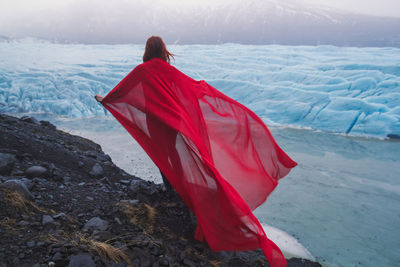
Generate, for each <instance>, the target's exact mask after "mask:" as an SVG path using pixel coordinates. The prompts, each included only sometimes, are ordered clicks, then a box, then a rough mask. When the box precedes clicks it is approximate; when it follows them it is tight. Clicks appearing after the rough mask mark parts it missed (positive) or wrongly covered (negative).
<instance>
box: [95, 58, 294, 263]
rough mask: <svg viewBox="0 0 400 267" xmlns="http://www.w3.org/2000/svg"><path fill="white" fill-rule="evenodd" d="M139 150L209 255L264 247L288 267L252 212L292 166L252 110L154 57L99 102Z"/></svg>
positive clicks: (271, 259)
mask: <svg viewBox="0 0 400 267" xmlns="http://www.w3.org/2000/svg"><path fill="white" fill-rule="evenodd" d="M101 103H102V104H103V105H104V107H105V108H106V109H107V110H109V111H110V112H111V113H112V114H113V115H114V116H115V118H116V119H117V120H118V121H119V122H120V123H121V124H122V125H123V126H124V127H125V128H126V130H127V131H128V132H129V133H130V134H131V135H132V136H133V137H134V138H135V139H136V141H137V142H138V143H139V144H140V145H141V146H142V147H143V149H144V150H145V151H146V152H147V154H148V155H149V156H150V158H151V159H152V160H153V161H154V163H155V164H156V165H157V166H158V168H160V170H161V171H162V172H163V173H164V174H165V176H166V177H167V178H168V180H169V181H170V183H171V185H172V186H173V187H174V188H175V190H176V191H177V193H178V194H179V195H180V196H181V198H182V199H183V201H184V202H185V204H186V205H187V206H188V207H189V209H190V210H192V211H193V212H194V214H195V215H196V218H197V223H198V225H197V230H196V234H195V238H196V239H198V240H200V241H206V242H207V243H208V245H209V246H210V248H211V249H212V250H214V251H221V250H238V251H246V250H253V249H257V248H261V249H262V251H263V253H264V254H265V256H266V257H267V259H268V261H269V262H270V264H271V266H286V260H285V258H284V257H283V255H282V253H281V251H280V249H279V248H278V246H276V245H275V244H274V243H273V242H272V241H270V240H269V239H268V238H267V236H266V234H265V233H264V230H263V228H262V226H261V224H260V223H259V221H258V220H257V218H256V217H255V216H254V215H253V213H252V210H254V209H255V208H256V207H258V206H259V205H261V204H262V203H264V202H265V200H266V199H267V197H268V195H269V194H270V193H271V192H272V191H273V190H274V188H275V187H276V185H277V184H278V180H279V179H280V178H282V177H284V176H285V175H286V174H288V173H289V171H290V169H291V168H293V167H294V166H296V165H297V163H296V162H294V161H293V160H292V159H291V158H290V157H289V156H288V155H287V154H286V153H285V152H284V151H283V150H282V149H281V148H280V147H279V146H278V145H277V143H276V142H275V140H274V138H273V137H272V135H271V133H270V131H269V130H268V128H267V126H266V125H265V124H264V122H263V121H262V120H261V119H260V118H259V117H258V116H257V115H256V114H255V113H254V112H252V111H251V110H249V109H248V108H246V107H245V106H243V105H242V104H240V103H238V102H236V101H235V100H233V99H231V98H229V97H228V96H226V95H224V94H223V93H221V92H219V91H218V90H216V89H215V88H213V87H212V86H210V85H209V84H207V83H206V82H204V81H196V80H194V79H192V78H190V77H189V76H187V75H185V74H184V73H182V72H180V71H179V70H178V69H176V68H175V67H173V66H171V65H170V64H168V63H166V62H164V61H162V60H161V59H158V58H154V59H152V60H149V61H147V62H146V63H143V64H140V65H139V66H137V67H136V68H135V69H134V70H132V71H131V72H130V73H129V74H128V75H127V76H126V77H125V78H124V79H123V80H122V81H121V82H120V83H119V84H118V85H117V86H116V87H115V88H114V89H113V90H112V91H111V92H110V93H108V94H107V96H105V98H104V99H103V100H102V102H101Z"/></svg>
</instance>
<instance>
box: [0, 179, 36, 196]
mask: <svg viewBox="0 0 400 267" xmlns="http://www.w3.org/2000/svg"><path fill="white" fill-rule="evenodd" d="M0 186H1V187H5V188H9V189H11V190H15V191H17V192H18V193H20V195H21V196H23V197H24V198H26V199H33V198H34V196H33V195H32V193H31V192H30V191H29V189H28V187H27V186H26V185H25V184H24V182H22V181H21V180H15V179H12V180H8V181H5V182H4V183H2V184H0Z"/></svg>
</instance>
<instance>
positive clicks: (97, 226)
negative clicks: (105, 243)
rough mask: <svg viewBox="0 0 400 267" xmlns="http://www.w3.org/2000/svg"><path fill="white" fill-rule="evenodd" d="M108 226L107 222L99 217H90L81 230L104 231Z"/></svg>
mask: <svg viewBox="0 0 400 267" xmlns="http://www.w3.org/2000/svg"><path fill="white" fill-rule="evenodd" d="M107 228H108V222H107V221H105V220H102V219H100V218H99V217H94V218H92V219H90V220H89V221H88V222H87V223H86V224H85V225H84V226H83V230H89V229H92V230H100V231H105V230H107Z"/></svg>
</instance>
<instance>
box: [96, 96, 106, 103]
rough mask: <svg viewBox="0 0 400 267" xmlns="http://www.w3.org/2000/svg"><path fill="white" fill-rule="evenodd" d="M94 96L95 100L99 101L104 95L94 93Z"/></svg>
mask: <svg viewBox="0 0 400 267" xmlns="http://www.w3.org/2000/svg"><path fill="white" fill-rule="evenodd" d="M94 98H96V100H97V102H101V101H103V98H104V97H103V96H101V95H95V96H94Z"/></svg>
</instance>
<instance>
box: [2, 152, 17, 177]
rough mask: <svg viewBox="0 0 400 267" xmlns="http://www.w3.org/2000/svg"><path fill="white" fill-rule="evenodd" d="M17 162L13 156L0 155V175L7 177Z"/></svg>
mask: <svg viewBox="0 0 400 267" xmlns="http://www.w3.org/2000/svg"><path fill="white" fill-rule="evenodd" d="M16 161H17V159H16V157H15V155H13V154H9V153H0V174H3V175H9V174H10V173H11V171H12V170H13V168H14V165H15V162H16Z"/></svg>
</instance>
